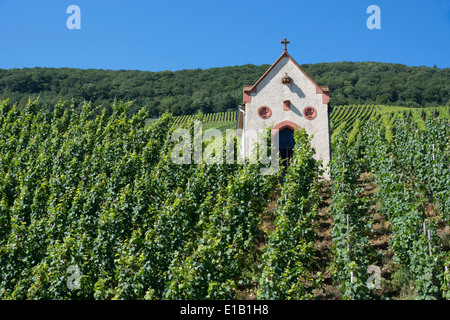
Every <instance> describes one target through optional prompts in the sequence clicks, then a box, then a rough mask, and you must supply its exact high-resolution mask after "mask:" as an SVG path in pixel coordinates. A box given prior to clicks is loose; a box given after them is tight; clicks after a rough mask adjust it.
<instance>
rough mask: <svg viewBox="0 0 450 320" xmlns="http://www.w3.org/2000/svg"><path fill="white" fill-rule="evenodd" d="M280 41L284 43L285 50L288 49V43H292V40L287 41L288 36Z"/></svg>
mask: <svg viewBox="0 0 450 320" xmlns="http://www.w3.org/2000/svg"><path fill="white" fill-rule="evenodd" d="M280 43H282V44H284V51H287V45H288V43H290V42H289V41H287V40H286V38H284V39H283V41H281V42H280Z"/></svg>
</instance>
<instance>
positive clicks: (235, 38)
mask: <svg viewBox="0 0 450 320" xmlns="http://www.w3.org/2000/svg"><path fill="white" fill-rule="evenodd" d="M70 5H78V6H79V7H80V9H81V30H69V29H68V28H67V26H66V21H67V19H68V18H69V16H70V14H68V13H66V10H67V7H69V6H70ZM370 5H378V6H379V7H380V9H381V29H380V30H369V29H368V28H367V26H366V21H367V19H368V18H369V16H370V14H367V13H366V10H367V8H368V7H369V6H370ZM284 37H287V38H288V40H289V41H291V43H290V44H289V46H288V51H289V53H290V54H291V55H292V56H293V57H294V58H295V59H296V60H297V62H299V63H301V64H303V63H318V62H336V61H378V62H391V63H402V64H406V65H410V66H421V65H425V66H430V67H432V66H433V65H435V64H436V65H437V66H438V67H439V68H448V67H450V0H410V1H406V0H371V1H366V0H321V1H312V0H284V1H279V0H278V1H273V0H272V1H266V0H245V1H242V0H241V1H235V0H227V1H216V0H191V1H186V0H183V1H181V0H161V1H153V0H126V1H125V0H70V1H66V0H41V1H36V0H33V1H31V0H30V1H24V0H0V41H1V42H0V43H1V47H0V48H1V49H0V68H3V69H9V68H23V67H29V68H32V67H56V68H58V67H71V68H82V69H88V68H95V69H113V70H119V69H127V70H135V69H137V70H148V71H161V70H173V71H175V70H181V69H196V68H201V69H206V68H211V67H222V66H234V65H243V64H247V63H251V64H256V65H260V64H271V63H273V62H274V61H275V60H276V59H277V58H278V56H279V55H280V54H281V53H282V45H281V44H280V41H281V40H282V39H283V38H284Z"/></svg>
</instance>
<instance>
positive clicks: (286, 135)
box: [279, 129, 295, 163]
mask: <svg viewBox="0 0 450 320" xmlns="http://www.w3.org/2000/svg"><path fill="white" fill-rule="evenodd" d="M279 139H280V140H279V146H280V157H281V159H283V160H286V162H287V163H289V159H290V158H291V157H292V155H293V153H294V147H295V140H294V131H292V130H291V129H283V130H281V131H280V133H279Z"/></svg>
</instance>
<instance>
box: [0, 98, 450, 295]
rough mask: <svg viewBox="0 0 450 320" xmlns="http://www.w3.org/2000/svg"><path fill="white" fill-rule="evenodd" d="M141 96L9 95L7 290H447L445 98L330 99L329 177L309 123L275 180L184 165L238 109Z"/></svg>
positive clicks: (1, 201)
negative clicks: (147, 106)
mask: <svg viewBox="0 0 450 320" xmlns="http://www.w3.org/2000/svg"><path fill="white" fill-rule="evenodd" d="M130 107H131V104H116V105H114V107H113V112H112V114H111V115H107V114H106V111H105V110H103V112H102V113H101V114H100V115H97V114H96V110H95V108H92V107H91V106H90V104H88V103H85V104H84V106H83V107H82V108H81V110H79V109H77V108H75V106H73V105H71V104H70V103H65V102H61V103H59V104H57V105H56V106H55V108H54V111H53V112H52V113H50V112H48V111H43V110H39V109H38V106H37V104H36V103H33V102H30V103H29V104H28V105H27V107H26V108H25V110H20V109H18V108H16V106H13V105H11V104H10V103H9V102H8V101H3V102H1V103H0V268H1V272H0V299H281V300H288V299H355V300H356V299H450V270H449V267H450V225H449V220H450V188H449V187H448V186H449V184H450V112H449V108H448V107H447V108H445V107H443V108H427V109H417V110H414V111H413V110H411V109H408V108H401V109H398V110H393V108H391V107H387V106H342V107H334V110H333V113H332V114H331V119H330V121H331V128H332V151H333V158H332V161H331V163H330V173H331V181H323V180H322V179H321V174H322V170H323V168H321V162H320V161H317V160H315V158H314V149H312V148H311V144H310V137H308V135H307V134H306V133H305V131H304V130H297V131H296V132H295V135H294V137H295V141H296V144H295V150H294V155H293V158H292V159H291V161H290V165H289V167H287V168H285V167H284V166H281V168H282V170H280V172H278V173H277V174H276V175H261V173H260V172H261V169H262V168H263V167H264V165H263V164H250V163H248V162H244V163H242V164H241V163H238V162H237V161H234V164H228V162H227V164H225V163H216V164H210V163H205V162H204V161H203V162H202V163H201V164H197V165H190V164H184V165H176V164H174V163H173V161H172V158H171V155H172V154H173V150H174V149H175V145H176V142H175V141H173V140H172V139H171V136H172V132H173V131H174V130H175V129H176V128H180V127H183V128H185V129H186V130H187V131H188V132H193V130H194V124H193V121H194V120H201V121H202V122H203V123H204V128H213V127H215V128H217V127H218V128H220V129H224V128H230V129H233V128H235V117H236V112H224V113H216V114H206V115H201V114H199V115H196V116H180V117H172V116H171V115H170V114H164V115H163V116H162V117H161V118H159V119H157V120H155V121H151V122H150V123H149V122H148V121H147V120H148V118H149V115H148V114H147V113H146V111H145V110H144V109H142V110H141V111H139V112H138V113H137V114H136V115H134V116H127V114H128V113H127V110H128V109H129V108H130ZM267 134H268V135H269V131H268V132H267ZM281 181H282V183H281Z"/></svg>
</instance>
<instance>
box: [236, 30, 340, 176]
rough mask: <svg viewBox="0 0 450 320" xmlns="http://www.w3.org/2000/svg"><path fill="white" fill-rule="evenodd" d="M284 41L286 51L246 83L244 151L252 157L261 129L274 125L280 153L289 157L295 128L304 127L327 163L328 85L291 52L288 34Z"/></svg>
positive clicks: (241, 115) (241, 126) (241, 119)
mask: <svg viewBox="0 0 450 320" xmlns="http://www.w3.org/2000/svg"><path fill="white" fill-rule="evenodd" d="M281 43H283V44H284V51H283V54H282V55H281V56H280V57H279V58H278V59H277V60H276V61H275V63H274V64H273V65H272V66H271V67H270V68H269V69H268V70H267V71H266V72H265V73H264V75H262V77H261V78H260V79H259V80H258V81H257V82H256V83H255V84H254V85H252V86H244V92H243V105H242V106H240V107H239V110H238V114H237V129H238V130H237V134H238V136H240V137H241V151H242V153H243V154H244V155H245V156H246V157H249V155H250V154H251V151H252V147H253V146H254V145H255V143H256V141H257V138H258V137H257V134H258V131H259V130H261V129H265V128H268V127H269V126H272V127H273V130H274V132H277V134H279V139H280V142H279V146H280V156H281V157H282V158H286V157H290V155H291V153H292V149H293V143H294V141H293V131H294V130H296V129H298V128H305V130H306V133H307V134H308V135H313V139H312V141H311V144H312V147H313V148H314V149H315V151H316V159H322V160H323V166H324V167H325V166H327V165H328V162H329V161H330V159H331V145H330V119H329V118H330V117H329V113H330V105H329V101H330V98H329V90H328V87H325V86H319V85H317V84H316V83H315V82H314V80H313V79H311V78H310V77H309V76H308V75H307V74H306V72H305V71H304V70H303V69H302V68H301V67H300V66H299V64H298V63H297V62H296V61H295V60H294V59H293V58H292V57H291V56H290V55H289V53H288V52H287V49H286V45H287V44H288V43H289V41H287V40H286V38H285V39H284V40H283V41H281ZM276 129H278V131H276Z"/></svg>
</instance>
